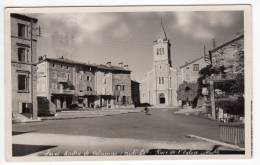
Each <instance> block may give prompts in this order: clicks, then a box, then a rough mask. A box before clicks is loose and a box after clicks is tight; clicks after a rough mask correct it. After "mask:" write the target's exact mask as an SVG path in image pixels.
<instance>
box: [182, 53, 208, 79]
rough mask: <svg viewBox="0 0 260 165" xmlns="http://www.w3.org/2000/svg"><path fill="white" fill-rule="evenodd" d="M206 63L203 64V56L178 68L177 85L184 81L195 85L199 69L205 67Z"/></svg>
mask: <svg viewBox="0 0 260 165" xmlns="http://www.w3.org/2000/svg"><path fill="white" fill-rule="evenodd" d="M207 65H208V63H206V62H205V60H204V56H202V57H199V58H196V59H194V60H192V61H190V62H186V63H185V64H184V65H182V66H180V72H179V73H180V74H181V76H179V77H180V80H179V84H182V83H183V82H184V81H185V82H189V83H196V82H197V80H198V78H199V76H200V75H199V71H200V69H202V68H204V67H205V66H207Z"/></svg>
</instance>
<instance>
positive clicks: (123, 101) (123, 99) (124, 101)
mask: <svg viewBox="0 0 260 165" xmlns="http://www.w3.org/2000/svg"><path fill="white" fill-rule="evenodd" d="M122 104H123V105H126V96H123V98H122Z"/></svg>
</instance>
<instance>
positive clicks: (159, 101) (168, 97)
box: [140, 24, 178, 107]
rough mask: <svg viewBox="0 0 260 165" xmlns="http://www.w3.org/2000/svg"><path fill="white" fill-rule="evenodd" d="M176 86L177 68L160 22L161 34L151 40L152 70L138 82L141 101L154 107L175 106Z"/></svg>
mask: <svg viewBox="0 0 260 165" xmlns="http://www.w3.org/2000/svg"><path fill="white" fill-rule="evenodd" d="M177 87H178V79H177V69H176V68H175V67H173V66H172V61H171V43H170V40H169V39H168V38H167V35H166V32H165V29H164V27H163V24H161V35H160V37H158V39H157V40H155V41H154V42H153V64H152V70H150V71H149V72H148V73H146V75H145V77H144V79H143V80H142V81H141V84H140V100H141V103H149V104H151V105H152V106H154V107H174V106H177V104H178V102H177V93H176V91H177Z"/></svg>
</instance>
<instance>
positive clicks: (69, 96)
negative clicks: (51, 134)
mask: <svg viewBox="0 0 260 165" xmlns="http://www.w3.org/2000/svg"><path fill="white" fill-rule="evenodd" d="M37 67H38V70H37V74H38V81H37V83H38V88H37V91H38V98H46V100H48V102H49V103H50V104H54V105H55V109H57V110H63V109H68V108H71V106H72V105H75V104H77V106H78V107H82V108H101V107H106V108H114V107H122V106H123V107H125V106H128V105H132V101H131V79H130V74H131V71H130V70H128V69H127V68H125V67H123V66H113V65H111V63H107V64H106V65H97V64H89V63H82V62H77V61H73V60H69V59H65V58H63V57H62V58H47V57H46V56H43V57H40V59H39V63H38V65H37ZM119 86H120V87H119ZM119 88H122V89H119ZM52 113H56V112H55V111H54V112H52Z"/></svg>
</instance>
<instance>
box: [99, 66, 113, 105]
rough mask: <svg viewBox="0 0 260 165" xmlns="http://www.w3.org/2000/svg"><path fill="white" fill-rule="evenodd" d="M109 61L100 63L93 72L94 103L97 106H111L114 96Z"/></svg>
mask: <svg viewBox="0 0 260 165" xmlns="http://www.w3.org/2000/svg"><path fill="white" fill-rule="evenodd" d="M110 67H111V62H108V63H107V64H106V65H100V66H99V67H98V69H97V71H96V73H95V84H96V88H95V89H96V91H97V93H96V95H97V99H96V101H95V105H96V106H97V107H113V105H114V96H113V86H112V70H111V69H110Z"/></svg>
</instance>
